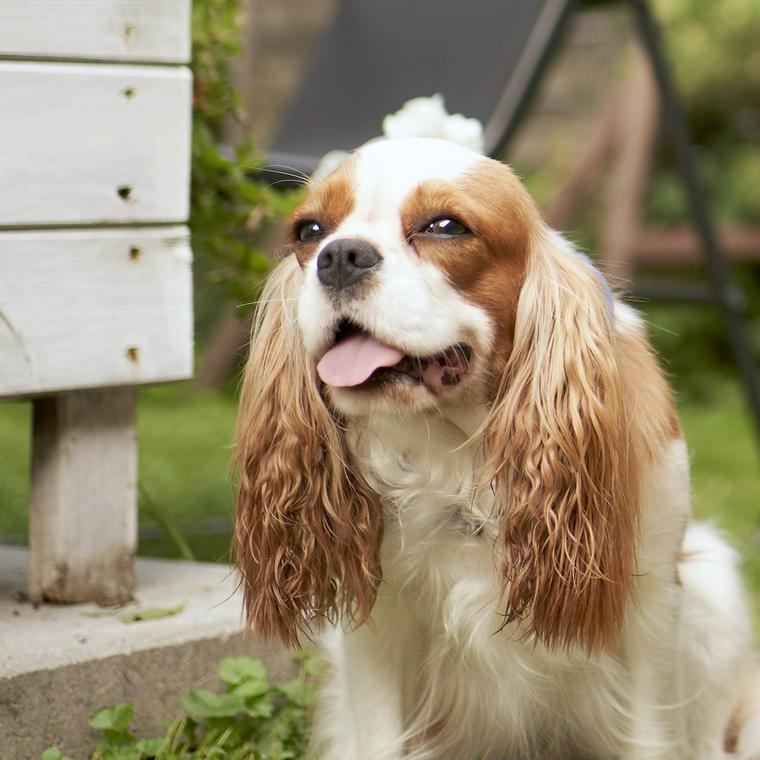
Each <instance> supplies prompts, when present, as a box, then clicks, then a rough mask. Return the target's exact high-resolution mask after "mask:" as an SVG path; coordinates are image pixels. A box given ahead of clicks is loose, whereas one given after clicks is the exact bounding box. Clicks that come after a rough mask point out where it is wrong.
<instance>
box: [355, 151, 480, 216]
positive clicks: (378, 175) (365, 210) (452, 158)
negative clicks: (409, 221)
mask: <svg viewBox="0 0 760 760" xmlns="http://www.w3.org/2000/svg"><path fill="white" fill-rule="evenodd" d="M357 157H358V160H357V162H356V168H355V174H354V182H355V188H356V197H355V205H354V210H353V212H352V213H351V214H350V215H349V216H348V217H347V218H346V220H345V221H344V225H345V226H349V225H350V224H352V223H354V222H362V223H365V224H366V223H367V222H369V223H373V222H377V221H379V220H380V219H381V218H382V219H383V220H385V221H387V220H388V217H389V216H390V215H394V216H396V217H398V214H399V210H400V209H401V207H402V206H403V204H404V201H405V200H406V199H407V197H408V196H409V194H410V193H411V192H412V191H413V190H414V189H415V188H416V187H418V186H419V185H420V184H422V183H423V182H426V181H429V180H435V179H438V180H450V181H451V180H456V179H457V178H458V177H460V176H461V175H462V174H463V173H464V172H466V171H467V170H468V169H471V168H472V167H473V166H475V165H476V164H477V163H479V162H480V161H483V160H485V159H484V157H483V156H482V155H480V154H479V153H475V152H474V151H472V150H469V149H468V148H464V147H462V146H461V145H455V144H454V143H450V142H447V141H446V140H434V139H427V138H409V139H397V140H379V141H377V142H374V143H370V144H369V145H365V146H364V147H363V148H360V149H359V150H358V151H357ZM344 225H341V227H343V226H344Z"/></svg>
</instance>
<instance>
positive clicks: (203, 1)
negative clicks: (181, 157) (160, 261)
mask: <svg viewBox="0 0 760 760" xmlns="http://www.w3.org/2000/svg"><path fill="white" fill-rule="evenodd" d="M240 5H241V3H240V0H195V2H194V3H193V16H192V69H193V77H194V97H193V141H192V146H193V147H192V184H191V197H190V205H191V210H190V227H191V231H192V237H193V251H194V254H195V259H196V269H197V271H198V273H199V276H200V277H201V278H206V277H209V276H210V277H212V278H213V280H215V281H217V282H222V283H224V284H226V286H227V288H228V291H229V293H230V294H231V295H232V296H233V297H234V298H236V299H237V300H242V301H250V300H251V294H252V293H255V292H256V290H257V288H258V286H259V284H260V283H261V281H262V279H263V277H264V276H265V275H266V273H267V272H268V271H269V268H270V265H271V262H270V259H269V258H268V257H267V256H266V255H265V254H264V252H263V251H262V250H261V247H260V243H261V240H262V239H263V237H264V236H265V235H266V234H267V233H268V230H269V229H270V228H271V226H272V224H274V223H276V222H277V221H278V220H280V219H281V218H282V217H283V216H284V215H285V214H286V213H288V211H289V210H290V209H291V208H292V207H293V205H294V203H295V202H296V201H297V199H298V198H299V197H300V194H299V193H298V192H294V191H292V190H291V191H286V192H283V191H280V190H276V189H274V188H272V187H270V186H268V185H266V184H265V183H263V182H261V181H260V180H259V179H257V178H256V176H255V174H254V170H255V169H256V168H257V167H260V166H261V163H262V158H261V157H260V156H259V154H258V153H257V152H256V150H255V149H254V147H253V145H252V143H251V141H250V140H247V141H245V142H243V143H242V144H241V145H239V146H236V147H228V148H223V147H222V146H221V142H222V128H223V125H224V123H225V121H226V120H228V119H234V120H237V121H241V122H242V121H244V117H243V111H242V107H241V100H240V95H239V93H238V92H237V90H236V89H235V87H234V84H233V80H232V65H231V64H232V60H233V59H234V58H235V57H236V56H237V55H238V54H239V53H240V43H239V37H240V32H241V29H240V25H239V21H238V19H239V16H240Z"/></svg>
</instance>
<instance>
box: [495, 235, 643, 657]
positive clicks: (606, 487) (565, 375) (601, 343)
mask: <svg viewBox="0 0 760 760" xmlns="http://www.w3.org/2000/svg"><path fill="white" fill-rule="evenodd" d="M610 308H611V307H610V304H608V303H607V300H606V298H605V293H604V288H603V286H602V283H601V282H600V279H599V277H598V274H597V273H595V271H594V270H593V268H592V267H591V265H590V264H589V263H588V262H586V261H584V260H583V259H582V258H580V257H578V256H575V255H573V253H572V252H570V251H568V250H563V248H562V247H561V242H560V240H559V238H556V239H555V238H554V237H553V236H552V234H551V233H549V232H548V231H542V232H541V233H539V235H538V237H537V240H536V242H534V243H533V246H532V250H531V251H530V253H529V256H528V262H527V271H526V275H525V280H524V283H523V286H522V290H521V292H520V297H519V301H518V306H517V317H516V325H515V339H514V347H513V351H512V354H511V356H510V359H509V361H508V363H507V367H506V370H505V373H504V376H503V377H502V379H501V383H500V387H499V389H498V391H497V393H496V398H495V401H494V404H493V407H492V411H491V415H490V417H489V419H488V421H487V423H486V428H485V445H486V456H487V458H488V460H489V465H490V471H491V472H493V473H495V474H494V478H493V482H492V486H493V487H494V488H495V491H496V493H497V498H498V500H499V503H500V505H501V508H502V521H503V522H502V525H503V528H502V530H503V532H502V539H503V562H504V580H505V595H506V603H507V612H506V622H505V624H506V623H509V622H514V621H517V620H521V621H523V624H524V626H525V627H526V632H527V633H528V634H533V635H535V636H536V637H538V639H540V640H541V641H543V642H544V643H545V644H547V645H549V646H562V647H570V646H573V645H579V646H580V647H582V648H584V649H585V650H587V651H589V652H593V651H597V650H600V649H608V650H609V649H611V648H612V647H613V646H614V642H615V640H616V636H617V634H618V632H619V630H620V625H621V622H622V619H623V612H624V606H625V604H626V601H627V600H628V597H629V594H630V593H631V590H632V582H633V578H634V574H635V572H636V567H635V565H636V557H635V548H634V546H635V537H636V536H635V534H636V527H637V510H638V505H637V501H638V493H637V491H638V483H637V478H636V467H635V462H634V458H633V447H632V446H631V445H630V433H629V425H630V420H628V419H627V414H626V399H625V397H624V390H623V385H622V378H621V376H620V371H619V368H618V361H617V356H616V337H615V330H614V325H613V317H612V315H611V313H610Z"/></svg>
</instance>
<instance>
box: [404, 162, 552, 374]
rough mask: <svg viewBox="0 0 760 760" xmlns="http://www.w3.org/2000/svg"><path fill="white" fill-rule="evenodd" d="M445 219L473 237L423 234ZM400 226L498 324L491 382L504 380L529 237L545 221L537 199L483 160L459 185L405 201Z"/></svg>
mask: <svg viewBox="0 0 760 760" xmlns="http://www.w3.org/2000/svg"><path fill="white" fill-rule="evenodd" d="M441 217H450V218H452V219H456V220H457V221H459V222H460V223H462V224H463V225H464V226H465V227H467V228H468V229H469V230H470V231H471V233H472V234H470V235H466V236H462V237H451V238H446V237H441V236H436V235H430V234H425V233H424V232H423V230H424V228H425V227H426V225H427V224H428V223H429V222H430V221H432V220H434V219H436V218H441ZM401 222H402V225H403V229H404V231H405V232H406V234H407V237H408V238H409V239H410V240H411V243H412V246H413V247H414V249H415V251H416V252H417V254H418V255H419V256H420V257H422V258H423V259H425V260H428V261H432V262H433V263H435V264H436V265H437V266H438V267H440V268H441V269H442V270H443V271H444V272H445V273H446V275H447V276H448V278H449V280H450V281H451V283H452V284H453V285H454V286H455V287H456V288H457V289H458V290H459V291H460V292H461V293H462V294H463V295H464V296H465V297H466V298H467V299H468V300H469V301H471V302H472V303H475V304H477V305H478V306H480V307H482V308H483V309H484V310H485V311H486V312H487V313H488V315H489V316H490V317H491V319H492V320H493V324H494V326H495V329H496V335H495V337H494V350H493V352H492V355H491V360H490V365H491V366H490V367H489V369H490V374H491V377H494V378H497V377H500V376H501V373H502V371H503V369H504V367H505V365H506V363H507V360H508V359H509V356H510V353H511V351H512V344H513V339H514V331H515V314H516V310H517V300H518V297H519V295H520V288H521V285H522V282H523V279H524V275H525V262H526V256H527V253H528V249H529V241H530V237H531V235H532V234H533V232H534V231H535V230H536V229H537V227H538V225H539V223H540V218H539V215H538V211H537V209H536V206H535V204H534V203H533V200H532V199H531V197H530V196H529V195H528V193H527V191H526V190H525V188H524V187H523V186H522V185H521V184H520V181H519V180H518V179H517V177H516V176H515V175H514V173H513V172H512V170H511V169H510V168H509V167H507V166H505V165H504V164H501V163H499V162H498V161H492V160H490V159H483V161H481V162H479V163H478V164H477V166H475V167H474V168H473V169H471V170H470V171H468V172H467V173H466V174H465V175H464V176H463V177H462V178H461V179H459V180H457V181H456V182H447V181H444V180H432V181H430V182H425V183H423V184H421V185H419V186H418V187H417V188H416V189H415V190H414V191H413V192H412V193H411V194H410V195H409V197H408V198H407V200H406V202H405V203H404V206H403V208H402V210H401Z"/></svg>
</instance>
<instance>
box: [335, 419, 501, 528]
mask: <svg viewBox="0 0 760 760" xmlns="http://www.w3.org/2000/svg"><path fill="white" fill-rule="evenodd" d="M486 413H487V409H486V408H485V407H482V408H473V407H472V406H469V407H467V408H457V409H446V410H437V411H435V412H426V413H420V414H410V415H408V416H403V417H402V416H399V415H375V416H372V417H371V418H370V417H367V418H363V419H362V420H357V421H354V422H353V423H349V425H348V430H347V436H348V445H349V450H350V451H351V455H352V458H353V461H354V466H356V467H357V468H358V469H359V471H360V472H361V474H362V475H363V477H364V478H365V479H366V480H367V482H368V483H369V485H370V486H371V487H372V488H373V489H374V490H375V491H377V492H378V493H379V494H381V495H382V496H383V497H384V500H385V501H386V505H387V507H388V508H389V509H390V510H391V511H392V512H394V513H395V512H398V514H399V515H400V514H401V513H403V512H409V511H410V510H413V511H415V512H419V511H420V510H423V511H425V512H428V513H431V516H432V513H434V512H439V513H441V518H442V519H445V518H444V517H443V513H444V512H452V513H457V514H465V513H471V512H474V513H477V512H480V511H482V510H481V509H479V508H478V507H477V505H476V503H477V502H481V501H482V498H481V497H482V495H483V494H482V493H478V488H477V486H478V485H479V484H482V480H483V471H482V464H483V458H482V439H481V436H480V434H479V433H480V430H481V428H482V425H483V423H484V421H485V419H486ZM482 491H486V492H487V491H488V489H481V492H482ZM487 501H489V502H490V499H487ZM483 507H484V508H487V509H490V506H487V507H486V505H483ZM386 511H388V510H386Z"/></svg>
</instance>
